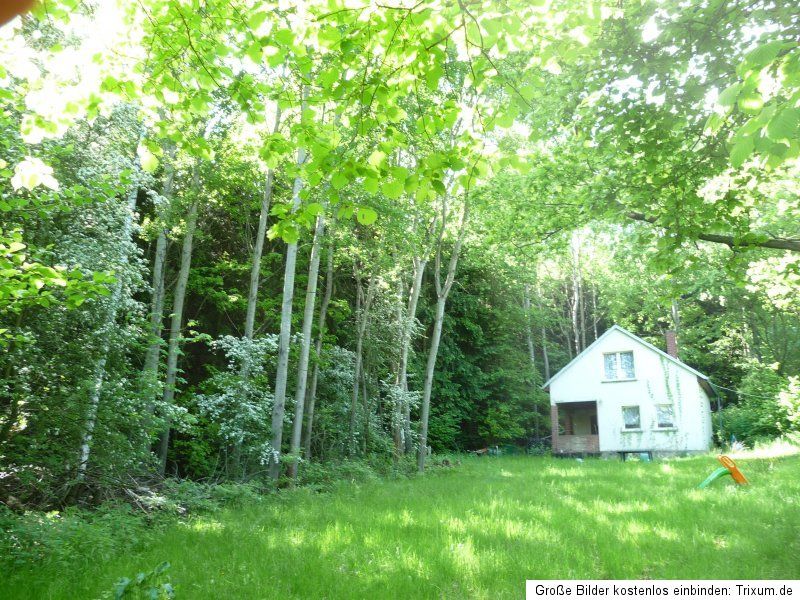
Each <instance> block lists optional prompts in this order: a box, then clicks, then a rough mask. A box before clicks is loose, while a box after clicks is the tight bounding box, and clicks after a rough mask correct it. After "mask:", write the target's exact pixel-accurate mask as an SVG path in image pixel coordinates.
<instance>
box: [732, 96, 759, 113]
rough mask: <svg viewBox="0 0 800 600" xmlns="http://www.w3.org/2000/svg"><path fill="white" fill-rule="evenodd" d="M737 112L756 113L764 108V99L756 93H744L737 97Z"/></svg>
mask: <svg viewBox="0 0 800 600" xmlns="http://www.w3.org/2000/svg"><path fill="white" fill-rule="evenodd" d="M738 104H739V110H741V111H743V112H747V113H757V112H758V111H760V110H761V109H762V108H764V98H762V97H761V94H759V93H758V92H754V91H753V92H745V93H743V94H742V95H741V96H739V100H738Z"/></svg>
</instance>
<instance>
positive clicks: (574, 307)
mask: <svg viewBox="0 0 800 600" xmlns="http://www.w3.org/2000/svg"><path fill="white" fill-rule="evenodd" d="M578 260H579V259H578V247H577V238H576V236H574V235H573V236H572V302H571V304H570V307H571V315H572V336H573V340H574V342H575V354H580V353H581V351H582V350H583V348H582V347H581V327H580V320H579V314H580V310H581V301H580V294H581V291H580V273H579V271H578Z"/></svg>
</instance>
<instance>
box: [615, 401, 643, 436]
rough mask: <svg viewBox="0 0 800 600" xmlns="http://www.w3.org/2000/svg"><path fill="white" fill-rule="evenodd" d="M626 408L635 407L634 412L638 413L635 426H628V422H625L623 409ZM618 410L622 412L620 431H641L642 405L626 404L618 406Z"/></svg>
mask: <svg viewBox="0 0 800 600" xmlns="http://www.w3.org/2000/svg"><path fill="white" fill-rule="evenodd" d="M626 408H635V409H636V413H637V415H638V417H639V418H638V420H637V424H636V427H628V424H627V423H626V422H625V409H626ZM620 412H621V414H622V431H623V432H626V431H642V407H641V405H639V404H626V405H623V406H621V407H620Z"/></svg>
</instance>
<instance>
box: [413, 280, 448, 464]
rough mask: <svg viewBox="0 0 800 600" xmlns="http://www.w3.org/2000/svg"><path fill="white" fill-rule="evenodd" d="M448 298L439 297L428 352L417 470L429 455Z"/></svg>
mask: <svg viewBox="0 0 800 600" xmlns="http://www.w3.org/2000/svg"><path fill="white" fill-rule="evenodd" d="M445 301H446V298H445V297H444V296H439V298H438V299H437V300H436V313H435V315H434V318H433V334H432V335H431V346H430V349H429V350H428V361H427V363H426V364H425V383H424V385H423V388H422V414H421V415H420V428H419V449H418V451H417V469H418V470H419V472H420V473H421V472H423V471H424V470H425V459H426V458H427V455H428V418H429V417H430V412H431V391H432V390H433V375H434V372H435V370H436V357H437V355H438V353H439V342H440V341H441V339H442V324H443V323H444V308H445Z"/></svg>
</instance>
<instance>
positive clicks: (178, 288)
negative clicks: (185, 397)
mask: <svg viewBox="0 0 800 600" xmlns="http://www.w3.org/2000/svg"><path fill="white" fill-rule="evenodd" d="M192 192H193V194H194V197H193V198H192V201H191V204H190V205H189V212H188V213H187V215H186V232H185V233H184V236H183V243H182V245H181V264H180V270H179V272H178V281H177V282H176V284H175V296H174V299H173V302H172V318H171V319H170V326H169V343H168V345H167V371H166V375H165V377H164V393H163V396H162V401H163V403H164V406H165V407H170V406H172V404H173V403H174V401H175V382H176V380H177V378H178V352H179V349H180V348H179V346H180V337H181V326H182V325H183V308H184V304H185V300H186V284H187V283H188V281H189V270H190V269H191V266H192V245H193V243H194V232H195V229H196V227H197V208H198V204H199V202H200V164H199V162H198V163H197V164H195V167H194V173H193V174H192ZM170 425H171V424H170V419H169V417H167V418H166V419H165V423H164V428H163V430H162V432H161V436H160V438H159V442H158V459H159V472H160V473H161V474H162V475H163V474H164V471H165V469H166V466H167V450H168V448H169V434H170Z"/></svg>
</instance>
